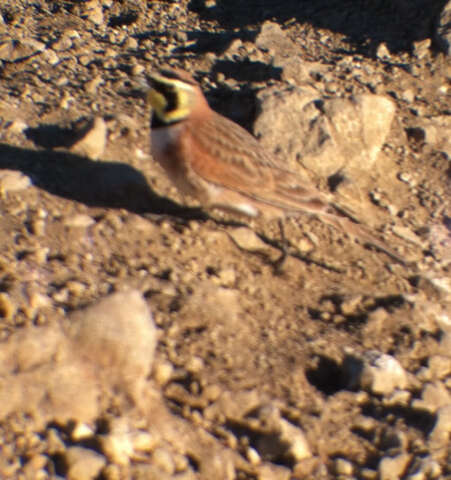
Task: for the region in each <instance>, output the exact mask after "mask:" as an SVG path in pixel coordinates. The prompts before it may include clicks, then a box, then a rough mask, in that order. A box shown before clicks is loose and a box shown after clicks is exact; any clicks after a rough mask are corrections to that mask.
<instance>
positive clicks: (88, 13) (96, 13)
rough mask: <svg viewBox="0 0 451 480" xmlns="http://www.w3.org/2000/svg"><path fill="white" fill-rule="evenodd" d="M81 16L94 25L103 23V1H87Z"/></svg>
mask: <svg viewBox="0 0 451 480" xmlns="http://www.w3.org/2000/svg"><path fill="white" fill-rule="evenodd" d="M81 16H82V18H84V19H86V20H89V21H90V22H92V23H93V24H94V25H102V24H103V23H104V17H103V9H102V3H101V2H99V1H98V0H89V1H88V2H85V3H84V5H83V10H82V12H81Z"/></svg>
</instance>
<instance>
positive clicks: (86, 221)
mask: <svg viewBox="0 0 451 480" xmlns="http://www.w3.org/2000/svg"><path fill="white" fill-rule="evenodd" d="M95 223H96V221H95V220H94V219H93V218H92V217H90V216H89V215H86V214H85V213H77V214H75V215H72V216H70V217H66V218H65V219H64V225H65V226H66V227H75V228H88V227H90V226H91V225H94V224H95Z"/></svg>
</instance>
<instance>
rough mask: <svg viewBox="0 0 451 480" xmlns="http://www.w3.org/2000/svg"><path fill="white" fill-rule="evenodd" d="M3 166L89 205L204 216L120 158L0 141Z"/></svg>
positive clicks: (150, 212) (0, 160) (59, 193)
mask: <svg viewBox="0 0 451 480" xmlns="http://www.w3.org/2000/svg"><path fill="white" fill-rule="evenodd" d="M0 169H10V170H18V171H20V172H22V173H24V174H25V175H27V176H28V177H30V178H31V181H32V182H33V184H34V185H35V186H36V187H39V188H42V189H43V190H46V191H47V192H49V193H51V194H53V195H57V196H59V197H63V198H67V199H70V200H76V201H77V202H81V203H84V204H85V205H89V206H96V207H111V208H124V209H126V210H129V211H131V212H135V213H141V214H145V213H148V214H155V215H171V216H175V217H181V218H198V217H199V218H203V216H202V213H201V212H200V210H199V209H195V208H185V207H182V206H180V205H178V204H177V203H175V202H172V201H171V200H169V199H167V198H165V197H161V196H159V195H157V194H156V193H155V192H154V191H153V190H152V189H151V188H150V187H149V185H148V183H147V180H146V178H145V177H144V175H143V174H142V173H141V172H140V171H138V170H136V169H135V168H133V167H132V166H130V165H127V164H124V163H120V162H103V161H99V162H93V161H92V160H89V159H87V158H83V157H81V156H79V155H74V154H71V153H67V152H59V151H57V152H56V151H51V150H40V151H35V150H31V149H26V148H18V147H15V146H10V145H7V144H4V143H0Z"/></svg>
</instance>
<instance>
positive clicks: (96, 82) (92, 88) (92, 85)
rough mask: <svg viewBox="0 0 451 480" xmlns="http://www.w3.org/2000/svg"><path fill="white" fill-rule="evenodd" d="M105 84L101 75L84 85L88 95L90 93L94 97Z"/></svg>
mask: <svg viewBox="0 0 451 480" xmlns="http://www.w3.org/2000/svg"><path fill="white" fill-rule="evenodd" d="M103 83H104V81H103V78H102V76H101V75H97V76H95V77H94V78H92V79H91V80H88V81H87V82H86V83H85V84H84V89H85V92H86V93H90V94H91V95H94V94H95V93H96V92H97V88H98V87H99V86H100V85H102V84H103Z"/></svg>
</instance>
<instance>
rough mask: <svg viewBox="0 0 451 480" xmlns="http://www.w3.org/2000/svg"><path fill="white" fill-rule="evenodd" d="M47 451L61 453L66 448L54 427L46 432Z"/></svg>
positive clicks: (50, 453)
mask: <svg viewBox="0 0 451 480" xmlns="http://www.w3.org/2000/svg"><path fill="white" fill-rule="evenodd" d="M45 440H46V443H47V449H46V451H47V453H48V454H49V455H55V454H57V453H62V452H64V451H65V450H66V445H65V444H64V442H63V440H62V439H61V437H60V435H59V432H58V431H57V430H55V429H54V428H49V429H48V430H47V432H46V438H45Z"/></svg>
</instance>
